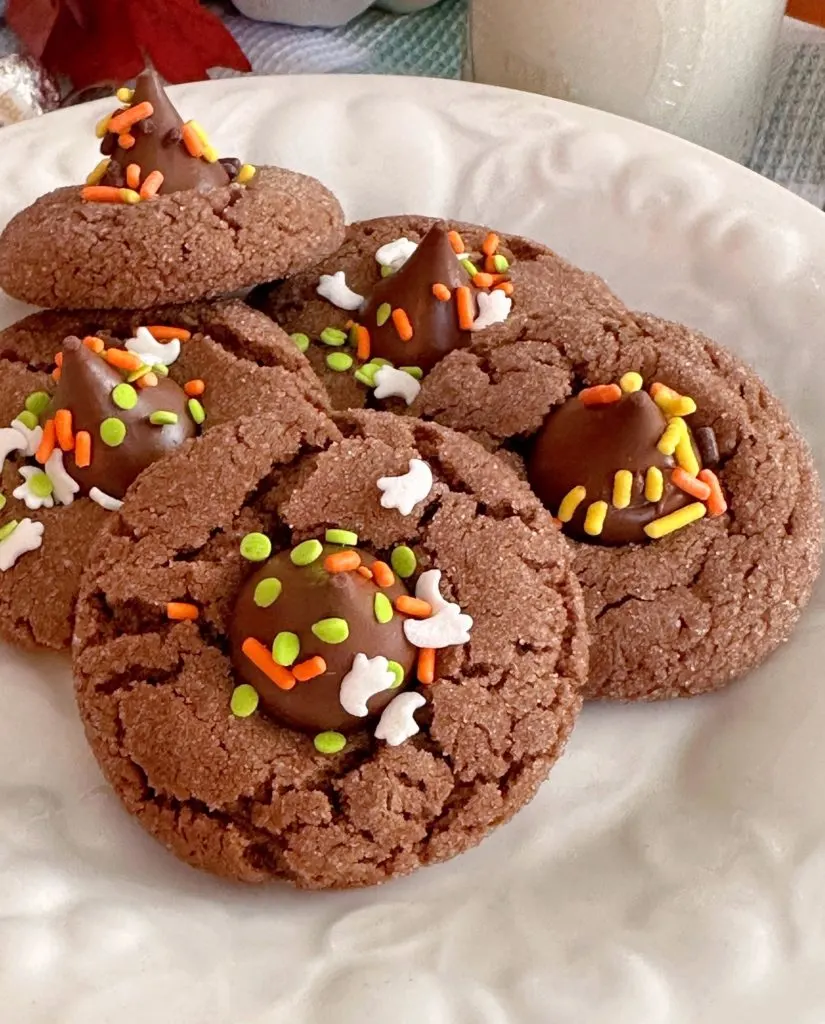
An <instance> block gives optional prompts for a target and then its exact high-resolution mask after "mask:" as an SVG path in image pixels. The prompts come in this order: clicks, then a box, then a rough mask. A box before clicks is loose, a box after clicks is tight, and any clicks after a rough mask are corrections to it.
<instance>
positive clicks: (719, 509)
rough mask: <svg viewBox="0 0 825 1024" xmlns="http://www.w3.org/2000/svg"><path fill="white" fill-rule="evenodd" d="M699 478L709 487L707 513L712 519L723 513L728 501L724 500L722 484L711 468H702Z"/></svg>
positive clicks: (726, 508) (725, 510)
mask: <svg viewBox="0 0 825 1024" xmlns="http://www.w3.org/2000/svg"><path fill="white" fill-rule="evenodd" d="M699 479H700V480H701V481H702V483H705V484H707V485H708V487H709V488H710V497H709V498H708V500H707V506H708V515H709V516H710V517H711V518H712V519H713V518H715V517H716V516H722V515H724V514H725V512H727V510H728V503H727V501H726V500H725V495H724V492H723V491H722V485H721V484H720V483H719V477H718V476H717V475H716V474H715V473H714V472H713V470H711V469H703V470H702V471H701V473H700V474H699Z"/></svg>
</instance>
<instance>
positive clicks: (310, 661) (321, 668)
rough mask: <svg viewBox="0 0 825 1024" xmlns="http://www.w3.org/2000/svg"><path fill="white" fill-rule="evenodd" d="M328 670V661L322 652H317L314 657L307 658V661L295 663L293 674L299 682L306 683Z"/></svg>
mask: <svg viewBox="0 0 825 1024" xmlns="http://www.w3.org/2000/svg"><path fill="white" fill-rule="evenodd" d="M326 670H327V663H326V662H325V661H324V659H323V658H322V657H321V655H320V654H316V655H315V656H314V657H312V658H307V660H306V661H301V662H299V663H298V664H297V665H295V666H294V667H293V669H292V674H293V675H294V676H295V678H296V679H297V680H298V682H299V683H306V682H309V680H310V679H314V678H315V677H316V676H322V675H323V674H324V672H326Z"/></svg>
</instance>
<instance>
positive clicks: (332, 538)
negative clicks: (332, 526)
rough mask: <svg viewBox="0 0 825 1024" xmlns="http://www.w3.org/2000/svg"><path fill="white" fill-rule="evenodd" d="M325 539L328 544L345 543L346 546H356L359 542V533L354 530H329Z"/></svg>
mask: <svg viewBox="0 0 825 1024" xmlns="http://www.w3.org/2000/svg"><path fill="white" fill-rule="evenodd" d="M324 540H325V541H326V542H327V544H344V545H345V546H346V547H351V548H354V547H355V545H356V544H357V543H358V534H357V533H353V531H352V530H327V532H326V533H325V534H324Z"/></svg>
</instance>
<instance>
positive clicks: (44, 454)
mask: <svg viewBox="0 0 825 1024" xmlns="http://www.w3.org/2000/svg"><path fill="white" fill-rule="evenodd" d="M56 440H57V434H56V431H55V427H54V420H46V422H45V423H44V424H43V437H42V438H41V439H40V446H39V447H38V449H37V451H36V452H35V454H34V457H35V459H37V461H38V462H39V463H40V465H41V466H43V465H45V464H46V461H47V459H48V458H49V456H50V455H51V453H52V452H53V451H54V446H55V442H56Z"/></svg>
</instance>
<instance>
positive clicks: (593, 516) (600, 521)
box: [584, 501, 607, 537]
mask: <svg viewBox="0 0 825 1024" xmlns="http://www.w3.org/2000/svg"><path fill="white" fill-rule="evenodd" d="M606 517H607V502H606V501H594V502H593V504H592V505H590V506H589V507H588V509H587V515H586V516H585V517H584V532H585V533H586V534H587V536H588V537H598V536H599V534H600V533H601V532H602V530H603V529H604V521H605V518H606Z"/></svg>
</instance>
